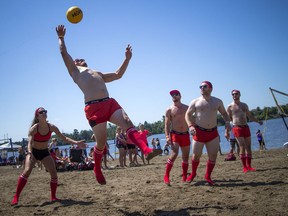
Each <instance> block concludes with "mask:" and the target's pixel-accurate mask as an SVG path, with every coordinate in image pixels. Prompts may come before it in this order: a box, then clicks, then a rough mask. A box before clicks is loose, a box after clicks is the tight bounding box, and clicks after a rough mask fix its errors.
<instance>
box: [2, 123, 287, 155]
mask: <svg viewBox="0 0 288 216" xmlns="http://www.w3.org/2000/svg"><path fill="white" fill-rule="evenodd" d="M287 120H288V118H286V121H287ZM248 125H249V127H250V131H251V137H252V150H258V149H259V143H258V140H257V137H256V132H257V130H260V131H261V132H264V134H263V136H264V140H265V144H266V147H267V148H268V149H275V148H281V147H283V144H284V143H286V142H288V131H287V129H286V127H285V125H284V123H283V120H282V119H281V118H279V119H271V120H267V121H264V123H263V125H262V126H260V125H259V124H258V123H255V122H251V123H249V124H248ZM224 130H225V129H224V126H220V127H218V132H219V135H220V140H221V142H220V146H221V150H222V153H227V152H229V151H230V143H229V142H228V141H227V140H226V138H225V137H224ZM152 138H155V139H156V138H159V140H160V144H161V147H162V149H163V147H164V145H165V144H166V139H165V134H154V135H152V136H149V137H148V138H147V140H148V143H149V146H150V147H151V144H150V143H151V140H152ZM87 144H88V147H87V153H88V154H89V151H90V148H92V147H93V146H94V145H95V142H90V143H87ZM108 144H109V146H110V153H111V155H112V156H113V157H114V158H117V157H118V149H117V148H116V146H115V141H114V140H108ZM70 147H71V145H65V146H59V149H60V150H64V149H67V150H68V152H69V149H70ZM191 148H192V145H191ZM191 152H192V149H191ZM203 153H204V154H205V153H207V152H206V149H205V147H204V148H203ZM179 154H181V151H180V152H179ZM190 154H191V153H190ZM9 156H12V153H11V152H8V157H9ZM15 156H16V157H17V156H18V153H17V152H16V153H15Z"/></svg>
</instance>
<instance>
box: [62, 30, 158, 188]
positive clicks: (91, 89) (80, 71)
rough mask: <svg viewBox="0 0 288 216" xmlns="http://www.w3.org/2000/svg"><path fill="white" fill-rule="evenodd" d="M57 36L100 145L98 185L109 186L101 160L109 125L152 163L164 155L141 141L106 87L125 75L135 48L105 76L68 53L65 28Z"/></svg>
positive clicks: (96, 168) (97, 150) (97, 146)
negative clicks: (160, 155)
mask: <svg viewBox="0 0 288 216" xmlns="http://www.w3.org/2000/svg"><path fill="white" fill-rule="evenodd" d="M56 32H57V35H58V38H59V39H58V41H59V48H60V52H61V55H62V58H63V60H64V63H65V65H66V67H67V69H68V72H69V74H70V76H71V77H72V79H73V81H74V82H75V83H76V84H77V85H78V87H79V88H80V89H81V91H82V92H83V94H84V100H85V109H84V110H85V114H86V118H87V120H88V121H89V124H90V126H91V128H92V130H93V133H94V134H95V138H96V141H97V143H96V144H95V147H94V160H95V166H94V173H95V176H96V180H97V181H98V183H99V184H106V180H105V178H104V176H103V174H102V171H101V159H102V155H103V150H104V147H105V145H106V141H107V129H106V128H107V121H110V122H112V123H113V124H116V125H118V126H120V127H121V128H123V129H124V130H126V133H127V136H128V137H129V138H130V140H132V142H133V143H135V144H136V145H137V146H138V147H139V148H140V149H141V151H142V152H143V153H144V155H145V156H146V159H147V160H151V159H152V158H153V157H155V156H156V155H159V154H161V153H162V151H159V150H154V151H153V149H151V148H149V147H147V145H146V143H145V141H144V140H142V139H141V138H140V137H139V133H138V131H137V130H136V129H135V127H134V126H133V124H132V122H131V120H130V119H129V117H128V115H127V114H126V113H125V111H124V110H123V109H122V107H121V106H120V105H119V104H118V103H117V101H116V100H115V99H113V98H110V97H109V93H108V90H107V87H106V83H107V82H112V81H114V80H118V79H120V78H121V77H122V76H123V75H124V73H125V71H126V69H127V67H128V64H129V61H130V59H131V57H132V47H131V46H130V45H128V46H127V48H126V52H125V57H126V58H125V60H124V62H123V63H122V64H121V66H120V67H119V69H118V70H116V71H115V72H114V73H106V74H104V73H101V72H98V71H95V70H92V69H90V68H88V65H87V63H86V61H85V60H84V59H75V60H73V59H72V57H71V56H70V55H69V54H68V52H67V49H66V45H65V42H64V36H65V33H66V29H65V27H64V25H58V26H57V27H56Z"/></svg>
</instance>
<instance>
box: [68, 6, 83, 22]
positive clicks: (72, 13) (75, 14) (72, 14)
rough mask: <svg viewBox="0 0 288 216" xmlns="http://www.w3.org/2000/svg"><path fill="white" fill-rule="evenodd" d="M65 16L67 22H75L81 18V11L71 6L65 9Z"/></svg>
mask: <svg viewBox="0 0 288 216" xmlns="http://www.w3.org/2000/svg"><path fill="white" fill-rule="evenodd" d="M66 17H67V19H68V21H69V22H71V23H74V24H76V23H79V22H80V21H81V20H82V18H83V12H82V10H81V9H80V8H79V7H77V6H73V7H70V8H69V9H68V10H67V12H66Z"/></svg>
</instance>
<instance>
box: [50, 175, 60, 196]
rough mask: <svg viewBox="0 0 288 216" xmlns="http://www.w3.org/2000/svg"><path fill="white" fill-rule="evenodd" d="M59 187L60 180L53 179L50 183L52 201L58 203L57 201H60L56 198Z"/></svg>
mask: <svg viewBox="0 0 288 216" xmlns="http://www.w3.org/2000/svg"><path fill="white" fill-rule="evenodd" d="M57 186H58V179H57V178H51V181H50V189H51V201H57V200H59V199H58V198H57V197H56V190H57Z"/></svg>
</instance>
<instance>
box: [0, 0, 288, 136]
mask: <svg viewBox="0 0 288 216" xmlns="http://www.w3.org/2000/svg"><path fill="white" fill-rule="evenodd" d="M74 5H77V6H79V7H80V8H81V9H82V10H83V13H84V17H83V20H82V21H81V22H80V23H78V24H71V23H69V22H68V21H67V20H66V10H67V9H68V8H69V7H71V6H74ZM2 9H3V10H2V11H1V14H2V19H0V24H1V27H2V28H1V40H0V47H1V48H0V58H1V64H0V71H1V72H0V73H1V85H0V100H1V106H0V139H3V138H4V137H7V136H8V137H9V138H10V137H11V138H12V139H13V141H20V140H22V138H23V137H27V133H28V129H29V127H30V124H31V121H32V118H33V114H34V110H35V109H36V108H37V107H39V106H43V107H45V108H46V109H47V110H48V120H49V121H50V122H51V123H53V124H55V125H57V126H58V127H59V129H60V131H62V132H66V133H71V132H73V130H74V129H78V130H79V131H80V130H88V129H90V127H89V125H88V123H87V120H86V118H85V115H84V111H83V109H84V102H83V95H82V92H81V91H80V90H79V89H78V87H77V86H76V85H75V84H74V83H73V81H72V79H71V78H70V76H69V75H68V72H67V70H66V68H65V66H64V63H63V61H62V58H61V56H60V53H59V48H58V40H57V35H56V32H55V27H56V26H57V25H58V24H64V25H65V26H66V28H67V32H66V38H65V40H66V45H67V48H68V51H69V53H70V54H71V56H72V57H73V58H85V59H86V61H87V62H88V65H89V66H90V67H91V68H93V69H95V70H98V71H101V72H104V73H105V72H113V71H115V70H116V69H118V67H119V66H120V64H121V63H122V61H123V60H124V51H125V47H126V46H127V44H131V45H132V47H133V57H132V60H131V62H130V65H129V67H128V69H127V71H126V73H125V75H124V76H123V77H122V79H120V80H117V81H114V82H111V83H108V84H107V85H108V89H109V92H110V96H111V97H114V98H115V99H117V100H118V102H119V103H120V105H121V106H122V107H123V108H124V109H125V110H126V112H127V113H128V115H129V116H130V118H131V119H132V121H133V122H134V123H135V124H137V125H138V123H140V122H144V121H145V120H146V121H147V122H150V123H152V122H156V121H158V120H161V118H162V116H163V115H164V113H165V110H166V108H167V107H168V106H169V105H170V104H171V97H170V95H169V91H170V90H172V89H178V90H180V91H181V93H182V102H183V103H185V104H189V103H190V102H191V100H192V99H194V98H196V97H198V96H199V95H200V91H199V84H200V83H201V81H203V80H209V81H211V82H212V84H213V85H214V90H213V92H212V95H213V96H216V97H219V98H221V99H222V100H223V102H224V105H225V107H226V106H227V105H228V104H229V103H230V102H231V101H232V98H231V95H230V92H231V90H232V89H239V90H240V91H241V93H242V97H241V100H242V101H243V102H246V103H247V104H248V105H249V108H250V109H253V108H256V107H258V106H259V107H260V108H264V106H275V104H274V101H273V98H272V96H271V94H270V92H269V87H272V88H275V89H278V90H280V91H283V92H286V93H287V92H288V85H287V80H288V73H287V71H288V28H287V27H288V13H287V11H288V1H286V0H276V1H275V0H241V1H240V0H239V1H237V0H233V1H231V0H203V1H200V0H197V1H196V0H177V1H176V0H173V1H172V0H153V1H152V0H145V1H144V0H142V1H141V0H139V1H135V0H122V1H119V0H101V1H96V0H95V1H88V0H87V1H73V0H69V1H64V0H49V1H48V0H46V1H44V0H43V1H36V0H18V1H16V0H11V1H4V2H3V3H2Z"/></svg>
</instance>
